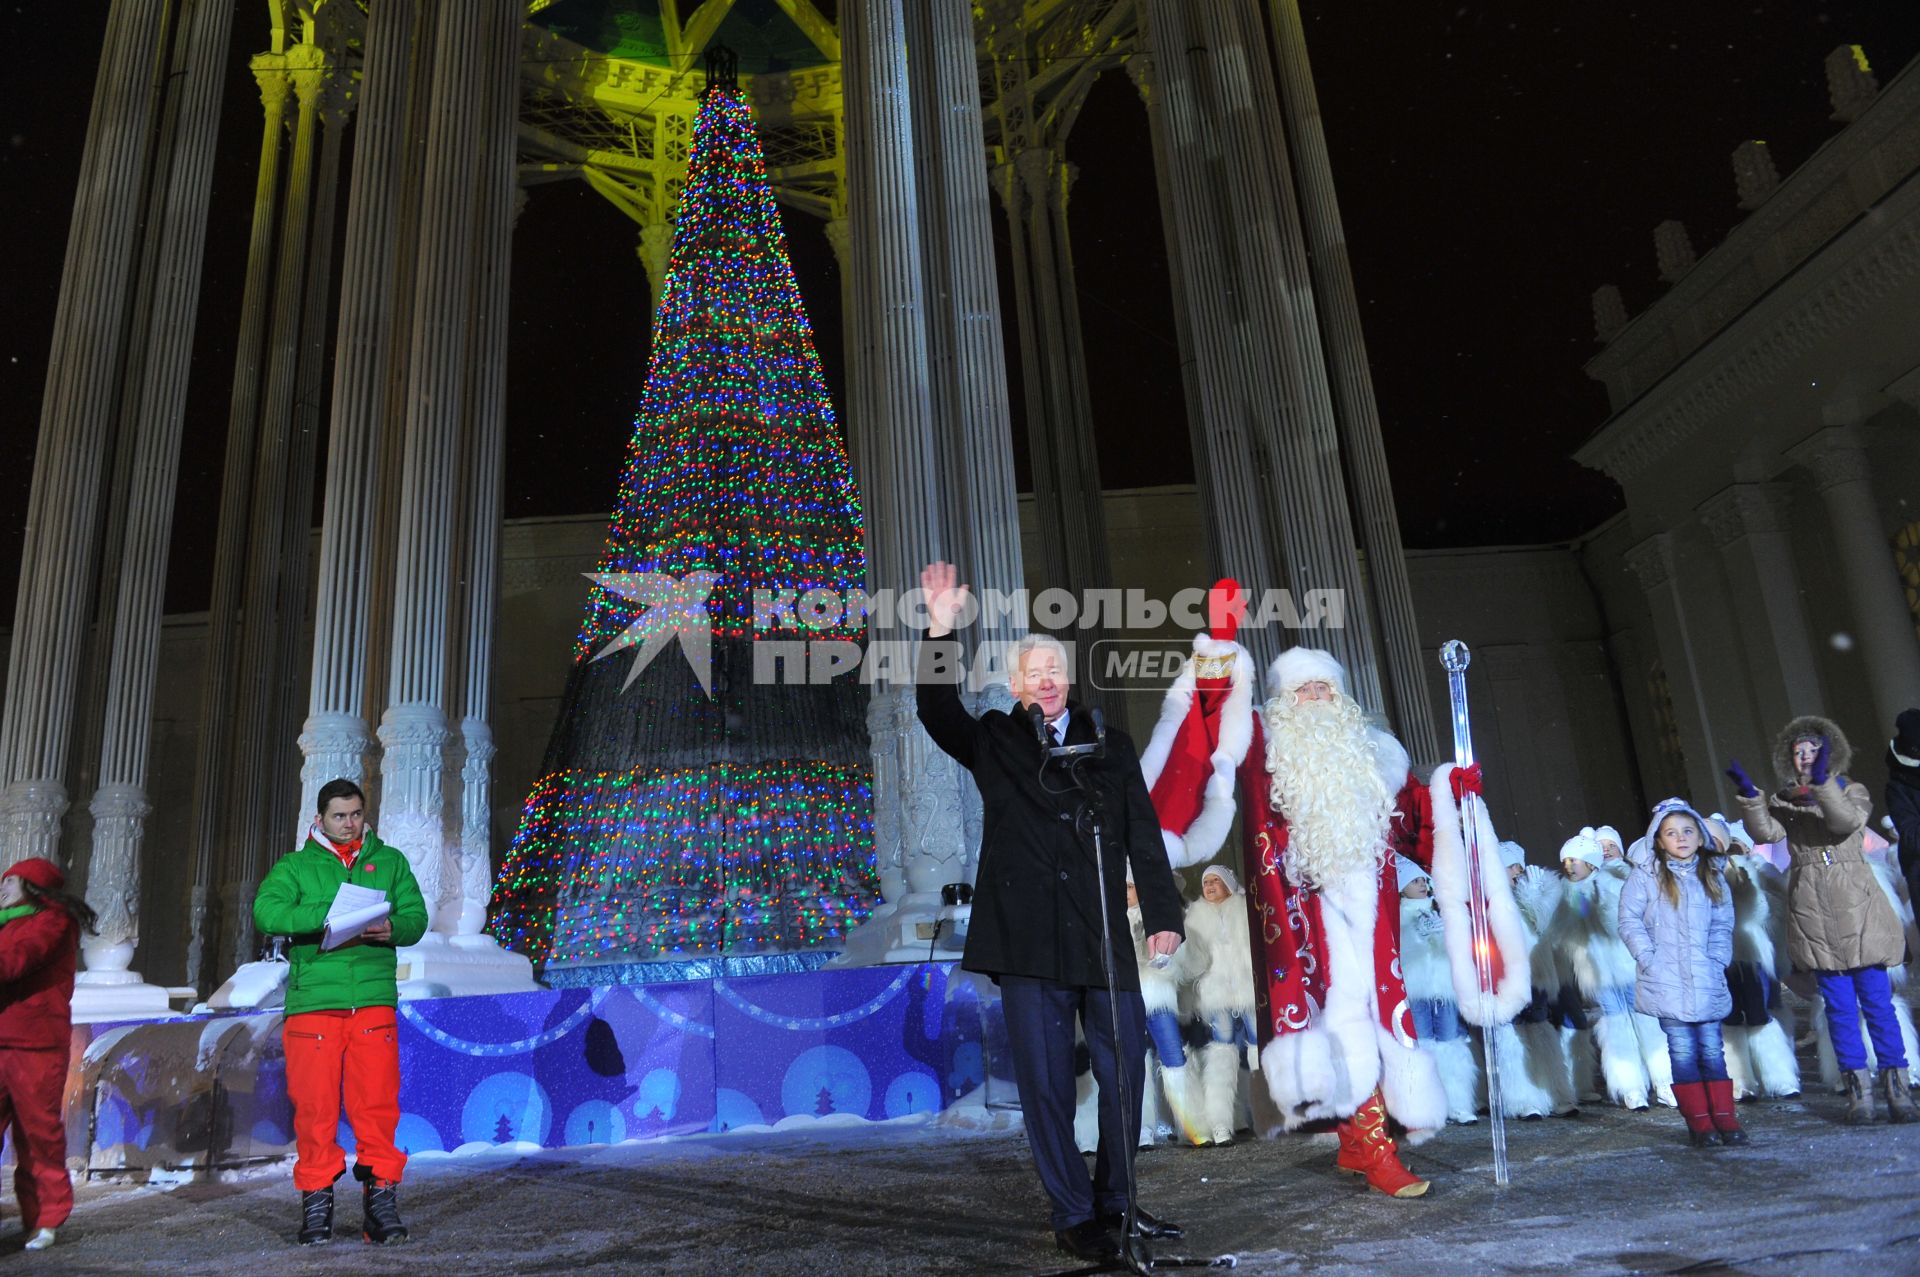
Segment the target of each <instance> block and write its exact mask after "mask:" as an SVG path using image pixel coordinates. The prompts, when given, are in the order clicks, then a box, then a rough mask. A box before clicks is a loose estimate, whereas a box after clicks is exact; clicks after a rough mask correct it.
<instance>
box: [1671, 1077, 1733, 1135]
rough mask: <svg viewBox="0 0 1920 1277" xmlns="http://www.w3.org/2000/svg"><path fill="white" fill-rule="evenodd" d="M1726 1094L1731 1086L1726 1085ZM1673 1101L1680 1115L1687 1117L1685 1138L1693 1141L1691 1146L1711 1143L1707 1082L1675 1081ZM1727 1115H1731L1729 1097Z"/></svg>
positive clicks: (1711, 1121) (1711, 1120) (1711, 1125)
mask: <svg viewBox="0 0 1920 1277" xmlns="http://www.w3.org/2000/svg"><path fill="white" fill-rule="evenodd" d="M1728 1094H1729V1096H1731V1094H1732V1088H1731V1086H1729V1087H1728ZM1673 1103H1674V1106H1675V1107H1676V1108H1678V1109H1679V1110H1680V1116H1681V1117H1684V1118H1686V1119H1687V1138H1688V1139H1689V1140H1692V1141H1693V1146H1694V1147H1695V1148H1705V1147H1706V1146H1707V1145H1709V1144H1711V1143H1713V1112H1712V1110H1711V1108H1710V1107H1709V1106H1708V1103H1707V1084H1706V1083H1705V1082H1675V1083H1674V1084H1673ZM1728 1115H1729V1117H1731V1115H1732V1101H1731V1099H1729V1101H1728ZM1735 1125H1736V1126H1737V1125H1738V1123H1736V1124H1735Z"/></svg>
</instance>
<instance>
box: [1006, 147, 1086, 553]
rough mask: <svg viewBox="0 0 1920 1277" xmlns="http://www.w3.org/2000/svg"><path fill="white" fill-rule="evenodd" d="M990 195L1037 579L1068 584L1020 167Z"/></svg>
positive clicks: (1010, 170)
mask: <svg viewBox="0 0 1920 1277" xmlns="http://www.w3.org/2000/svg"><path fill="white" fill-rule="evenodd" d="M994 189H995V191H996V192H997V193H998V194H999V196H1000V204H1001V207H1002V209H1003V210H1004V211H1005V212H1006V215H1007V244H1008V247H1009V250H1010V251H1009V256H1010V258H1011V259H1012V266H1013V271H1012V274H1013V312H1014V320H1015V326H1016V328H1017V329H1018V330H1019V335H1020V371H1021V377H1020V381H1021V390H1022V398H1023V399H1025V401H1026V415H1027V441H1028V442H1027V461H1028V464H1029V465H1030V466H1031V467H1032V468H1033V504H1034V515H1035V520H1036V522H1037V523H1038V525H1039V533H1040V535H1039V537H1038V538H1037V539H1038V541H1039V545H1040V579H1041V580H1043V581H1049V582H1054V581H1066V580H1069V579H1070V575H1071V574H1070V571H1069V569H1068V567H1067V539H1066V537H1065V536H1064V535H1062V534H1061V533H1060V532H1059V531H1058V530H1057V529H1056V528H1055V527H1054V526H1053V517H1054V512H1056V511H1058V510H1059V508H1060V502H1059V497H1058V494H1059V490H1060V484H1059V481H1058V480H1057V479H1056V478H1055V476H1054V472H1055V462H1054V458H1053V447H1052V430H1051V428H1050V427H1049V426H1048V424H1047V422H1048V416H1049V411H1050V409H1049V406H1048V402H1047V379H1046V363H1045V360H1044V358H1043V356H1042V355H1041V353H1040V352H1041V349H1042V344H1041V341H1040V336H1039V333H1040V323H1039V320H1038V318H1037V317H1036V313H1035V312H1036V310H1037V307H1038V303H1037V302H1036V301H1035V299H1034V295H1033V292H1034V289H1033V268H1032V265H1031V262H1030V257H1031V254H1030V253H1029V252H1028V250H1027V236H1028V228H1029V226H1030V225H1031V219H1030V218H1029V216H1028V214H1027V192H1026V183H1025V182H1024V181H1023V180H1022V179H1021V176H1020V169H1019V166H1018V165H1017V164H1015V163H1007V164H1002V165H1001V166H1000V167H999V168H998V169H996V170H995V171H994Z"/></svg>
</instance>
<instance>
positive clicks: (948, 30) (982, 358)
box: [906, 0, 1025, 707]
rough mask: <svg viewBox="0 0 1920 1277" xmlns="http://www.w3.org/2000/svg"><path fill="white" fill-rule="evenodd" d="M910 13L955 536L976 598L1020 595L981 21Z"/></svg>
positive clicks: (953, 14) (942, 11) (935, 359)
mask: <svg viewBox="0 0 1920 1277" xmlns="http://www.w3.org/2000/svg"><path fill="white" fill-rule="evenodd" d="M906 13H907V19H908V33H907V34H908V45H909V47H910V48H912V49H917V50H920V51H921V52H920V53H919V54H918V55H917V56H916V65H917V66H918V67H919V68H920V71H921V74H920V75H918V76H917V77H915V78H914V79H913V82H912V91H913V111H914V128H915V132H914V142H915V145H916V147H917V148H919V155H920V161H921V165H920V171H921V178H922V182H921V195H922V200H923V203H922V206H921V211H922V215H923V219H924V226H925V230H926V249H927V253H926V266H927V286H928V293H929V296H930V297H931V299H932V303H931V304H930V305H929V307H928V312H927V314H928V324H927V330H928V345H929V349H930V352H931V364H932V370H933V382H932V395H933V400H934V402H935V403H936V404H937V405H938V407H939V412H938V414H937V415H938V417H939V418H940V420H941V422H942V424H943V426H944V427H945V428H946V432H947V438H948V443H949V448H948V451H947V461H946V469H947V471H948V472H949V473H950V474H952V475H953V476H954V483H953V484H952V490H953V491H954V492H955V494H956V495H957V498H958V499H957V500H956V501H955V502H954V503H953V504H954V509H953V510H952V511H951V514H952V517H953V518H954V520H955V522H954V523H953V525H952V527H953V530H954V535H955V538H956V542H957V544H958V545H959V546H960V549H959V553H960V555H961V562H962V563H963V564H964V566H963V568H962V571H964V572H965V573H967V575H968V578H969V581H970V583H971V584H972V585H973V587H974V589H975V590H976V591H980V590H989V589H991V590H996V591H999V592H1000V593H1002V594H1011V593H1012V592H1014V591H1016V590H1019V589H1021V588H1022V587H1023V585H1024V584H1025V573H1024V569H1023V567H1022V564H1021V553H1020V519H1019V505H1018V501H1019V498H1018V493H1017V492H1016V490H1015V487H1014V481H1013V453H1012V450H1011V448H1010V447H1009V446H1008V444H1009V434H1010V431H1011V429H1012V425H1011V418H1010V416H1009V408H1008V398H1007V366H1006V349H1005V344H1004V341H1003V334H1002V323H1001V318H1000V285H999V278H998V274H997V271H996V269H995V266H994V253H993V211H992V208H991V199H992V196H991V195H990V194H989V192H988V189H987V188H988V183H987V172H986V166H985V157H986V134H985V126H984V124H983V123H982V120H981V107H980V75H979V71H978V69H977V67H976V65H975V61H974V40H973V10H972V8H971V6H970V4H969V3H968V2H967V0H925V2H923V3H919V4H914V5H910V6H908V8H907V11H906ZM1023 632H1024V627H1023V626H1021V625H1020V624H1019V623H1018V620H1017V618H1012V617H1006V616H992V617H986V616H983V617H982V619H981V620H980V622H979V623H978V625H977V626H976V627H974V637H975V639H976V642H977V643H978V644H985V645H989V646H991V647H994V648H999V647H1003V646H1004V645H1006V644H1008V643H1011V642H1012V641H1014V640H1016V639H1018V638H1019V637H1020V636H1021V634H1022V633H1023ZM978 690H980V691H981V692H983V693H986V694H987V695H988V699H989V700H991V701H993V702H994V703H996V704H1001V705H1003V707H1004V705H1005V704H1011V703H1012V697H1011V694H1010V693H1009V692H1008V691H1007V688H1006V685H1005V683H1004V681H1001V682H997V683H995V684H994V685H992V686H991V687H985V688H980V689H978Z"/></svg>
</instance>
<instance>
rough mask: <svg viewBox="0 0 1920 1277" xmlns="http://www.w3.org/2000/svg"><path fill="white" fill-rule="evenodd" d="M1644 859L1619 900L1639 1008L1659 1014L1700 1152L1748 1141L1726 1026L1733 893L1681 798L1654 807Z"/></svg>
mask: <svg viewBox="0 0 1920 1277" xmlns="http://www.w3.org/2000/svg"><path fill="white" fill-rule="evenodd" d="M1646 846H1647V855H1645V856H1644V857H1643V858H1641V859H1640V861H1639V862H1638V863H1637V864H1636V865H1635V866H1634V868H1633V872H1632V873H1631V874H1630V875H1629V876H1628V878H1627V885H1626V887H1625V889H1624V890H1622V891H1621V893H1620V939H1621V941H1622V942H1624V943H1625V944H1626V946H1627V951H1628V952H1629V953H1631V954H1632V955H1633V961H1634V966H1635V967H1636V968H1637V969H1638V975H1637V977H1636V979H1635V980H1634V986H1633V1001H1634V1008H1635V1009H1636V1010H1638V1011H1640V1012H1642V1013H1644V1014H1646V1015H1651V1016H1654V1017H1656V1018H1657V1019H1658V1020H1659V1021H1660V1027H1661V1029H1662V1030H1664V1031H1665V1032H1666V1035H1667V1054H1668V1056H1669V1057H1670V1058H1671V1059H1672V1061H1673V1098H1674V1101H1675V1103H1677V1104H1678V1106H1679V1108H1680V1112H1681V1114H1682V1115H1683V1116H1685V1118H1686V1119H1687V1134H1688V1137H1689V1138H1690V1139H1691V1140H1692V1141H1693V1144H1694V1146H1695V1147H1696V1148H1698V1147H1701V1146H1704V1145H1707V1144H1710V1143H1712V1142H1713V1139H1714V1135H1715V1133H1716V1132H1717V1133H1718V1134H1719V1138H1720V1142H1721V1143H1723V1144H1744V1143H1746V1142H1747V1133H1746V1132H1745V1131H1743V1130H1741V1129H1740V1119H1739V1118H1737V1117H1735V1116H1734V1112H1733V1083H1732V1082H1731V1081H1729V1080H1728V1078H1727V1062H1726V1056H1725V1052H1724V1048H1723V1047H1722V1045H1721V1039H1720V1021H1721V1020H1723V1019H1725V1018H1726V1016H1727V1014H1728V1013H1729V1012H1731V1011H1732V1010H1733V995H1732V993H1731V992H1730V991H1729V990H1728V988H1727V965H1728V964H1729V963H1731V962H1732V961H1733V893H1732V892H1731V891H1730V890H1728V888H1727V881H1726V878H1725V877H1724V876H1723V875H1722V873H1721V869H1720V857H1719V855H1718V853H1717V852H1716V850H1715V847H1714V843H1713V841H1712V840H1711V839H1710V838H1709V837H1708V836H1707V822H1706V821H1705V820H1703V819H1702V818H1701V816H1700V813H1699V812H1697V811H1695V810H1694V809H1693V808H1692V807H1689V806H1688V805H1687V803H1686V801H1685V800H1684V799H1679V798H1669V799H1666V800H1664V801H1663V802H1661V803H1659V804H1658V805H1656V806H1655V807H1654V809H1653V822H1652V824H1650V825H1649V826H1648V827H1647V842H1646Z"/></svg>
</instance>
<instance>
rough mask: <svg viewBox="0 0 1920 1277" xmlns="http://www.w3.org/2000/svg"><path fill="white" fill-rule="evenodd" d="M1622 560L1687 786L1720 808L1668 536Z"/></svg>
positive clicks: (1707, 720)
mask: <svg viewBox="0 0 1920 1277" xmlns="http://www.w3.org/2000/svg"><path fill="white" fill-rule="evenodd" d="M1626 560H1627V567H1628V568H1629V569H1630V570H1631V571H1632V572H1633V574H1634V577H1635V579H1637V580H1638V581H1639V582H1640V589H1641V591H1642V593H1644V594H1645V595H1646V596H1647V609H1648V610H1649V611H1650V612H1652V614H1653V633H1654V638H1655V640H1656V642H1657V643H1658V646H1659V648H1660V662H1661V664H1662V665H1663V666H1664V667H1665V668H1666V672H1667V684H1668V686H1669V688H1671V690H1672V693H1673V716H1674V727H1675V730H1676V731H1677V732H1678V733H1679V736H1680V748H1681V750H1682V752H1683V753H1684V754H1685V756H1686V779H1687V791H1688V792H1689V793H1692V794H1694V795H1696V796H1697V795H1702V794H1714V795H1719V796H1720V797H1719V800H1718V804H1717V805H1719V806H1720V807H1721V809H1722V810H1725V804H1726V802H1727V801H1729V798H1728V796H1727V794H1726V793H1725V792H1724V789H1725V785H1724V781H1723V779H1722V777H1721V775H1720V769H1721V768H1722V767H1724V766H1726V760H1725V758H1724V757H1723V756H1722V753H1721V748H1720V745H1719V744H1718V743H1717V741H1716V740H1715V738H1714V733H1713V714H1712V711H1711V708H1710V707H1709V706H1708V704H1707V696H1706V686H1705V684H1704V683H1703V682H1702V680H1701V678H1700V660H1701V657H1702V656H1703V655H1704V654H1703V653H1699V652H1696V651H1695V650H1694V636H1693V632H1692V630H1691V629H1690V628H1689V627H1688V625H1687V602H1686V599H1685V598H1684V596H1683V594H1682V591H1681V589H1680V584H1679V582H1678V581H1676V580H1675V579H1674V565H1673V535H1672V534H1671V533H1668V532H1661V533H1657V534H1655V535H1653V536H1650V537H1648V538H1647V539H1646V540H1644V541H1642V542H1640V544H1638V545H1636V546H1634V547H1633V548H1632V549H1631V550H1628V551H1627V555H1626ZM1889 721H1891V720H1889Z"/></svg>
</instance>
